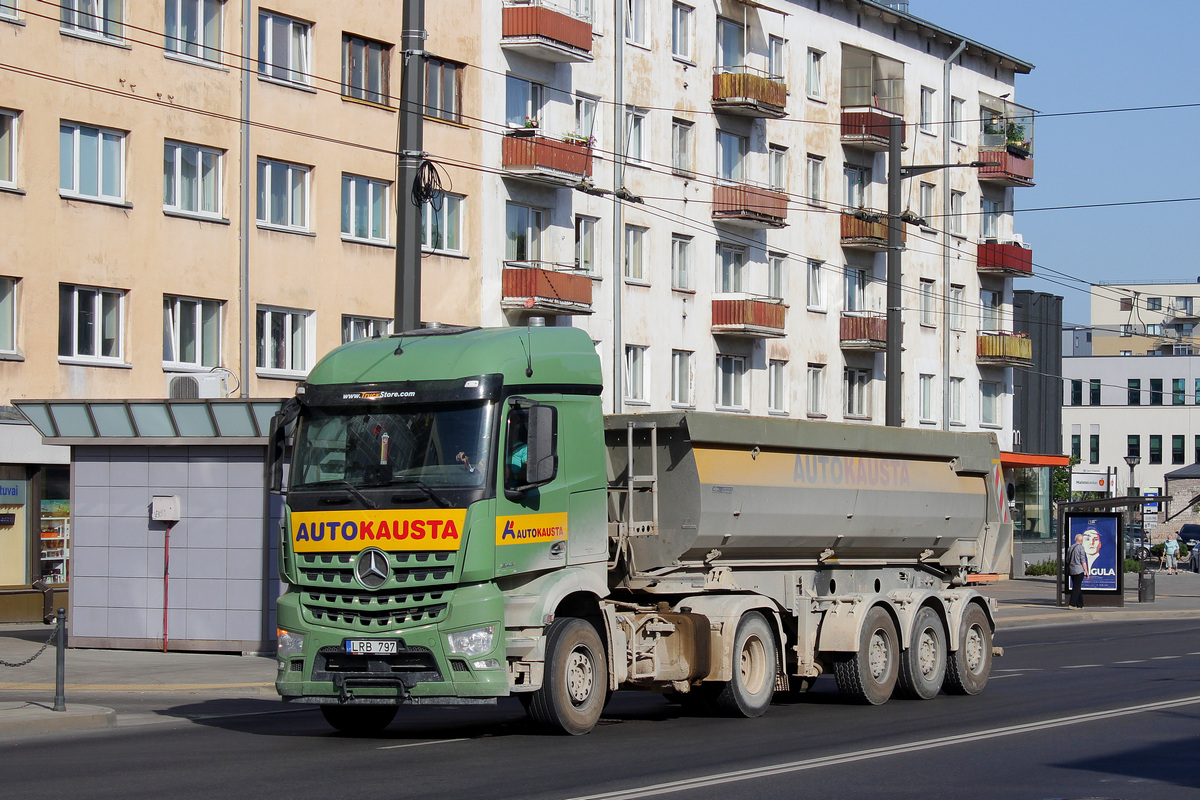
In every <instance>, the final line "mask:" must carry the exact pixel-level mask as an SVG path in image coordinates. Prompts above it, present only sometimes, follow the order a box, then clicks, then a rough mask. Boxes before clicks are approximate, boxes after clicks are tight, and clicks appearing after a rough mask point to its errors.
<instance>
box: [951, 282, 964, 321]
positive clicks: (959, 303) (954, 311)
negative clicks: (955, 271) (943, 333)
mask: <svg viewBox="0 0 1200 800" xmlns="http://www.w3.org/2000/svg"><path fill="white" fill-rule="evenodd" d="M966 291H967V289H966V287H965V286H955V285H951V286H950V297H949V301H950V308H949V316H950V329H951V330H955V331H961V330H966V327H967V326H966V322H965V320H964V316H963V297H964V296H965V294H966Z"/></svg>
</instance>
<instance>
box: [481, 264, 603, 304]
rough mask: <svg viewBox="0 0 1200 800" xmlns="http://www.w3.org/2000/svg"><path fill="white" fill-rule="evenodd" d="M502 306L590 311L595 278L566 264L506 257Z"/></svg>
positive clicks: (502, 286)
mask: <svg viewBox="0 0 1200 800" xmlns="http://www.w3.org/2000/svg"><path fill="white" fill-rule="evenodd" d="M500 307H501V308H506V309H524V310H528V311H537V312H540V313H543V314H590V313H592V279H591V278H589V277H588V276H587V275H585V274H582V273H580V272H577V271H575V270H573V269H571V268H570V267H567V266H565V265H563V264H552V263H550V262H546V261H505V262H504V274H503V276H502V278H501V298H500Z"/></svg>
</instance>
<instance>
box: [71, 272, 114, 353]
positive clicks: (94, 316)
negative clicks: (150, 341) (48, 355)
mask: <svg viewBox="0 0 1200 800" xmlns="http://www.w3.org/2000/svg"><path fill="white" fill-rule="evenodd" d="M124 328H125V293H124V292H123V291H120V290H118V289H96V288H91V287H87V286H70V285H68V284H65V283H64V284H60V285H59V287H58V355H59V357H60V358H71V359H75V358H78V359H86V360H92V361H100V362H104V361H109V362H120V361H121V359H122V358H123V356H124V354H125V347H124V338H125V331H124Z"/></svg>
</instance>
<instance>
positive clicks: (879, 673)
mask: <svg viewBox="0 0 1200 800" xmlns="http://www.w3.org/2000/svg"><path fill="white" fill-rule="evenodd" d="M899 661H900V643H899V639H898V638H897V636H896V625H895V623H893V622H892V618H891V615H889V614H888V613H887V612H886V611H884V610H883V609H882V608H880V607H879V606H876V607H875V608H872V609H871V610H870V611H868V612H867V617H866V619H865V620H863V626H862V630H861V632H860V633H859V636H858V651H857V652H854V653H848V654H843V655H841V656H839V657H838V658H837V660H836V661H834V664H833V674H834V677H835V678H836V679H837V686H838V690H839V691H840V692H841V693H842V694H844V695H846V696H848V697H849V698H851V699H852V700H854V701H855V702H858V703H865V704H868V705H873V706H878V705H882V704H884V703H886V702H887V701H888V698H890V697H891V696H892V690H893V689H895V688H896V680H897V678H898V676H899V672H900V664H899Z"/></svg>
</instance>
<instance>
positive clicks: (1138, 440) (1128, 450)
mask: <svg viewBox="0 0 1200 800" xmlns="http://www.w3.org/2000/svg"><path fill="white" fill-rule="evenodd" d="M1125 455H1126V456H1133V457H1134V458H1141V457H1142V437H1141V436H1139V435H1137V434H1136V433H1131V434H1129V435H1128V436H1126V437H1125Z"/></svg>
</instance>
